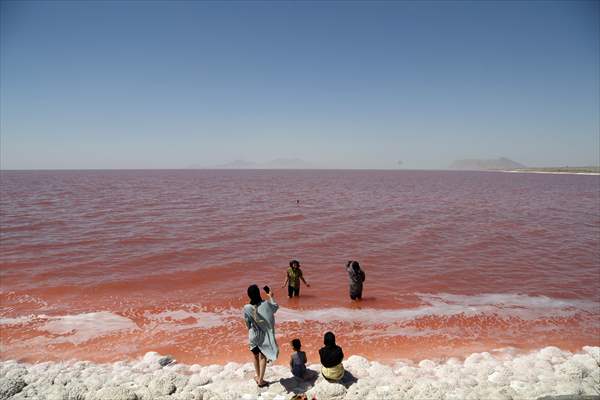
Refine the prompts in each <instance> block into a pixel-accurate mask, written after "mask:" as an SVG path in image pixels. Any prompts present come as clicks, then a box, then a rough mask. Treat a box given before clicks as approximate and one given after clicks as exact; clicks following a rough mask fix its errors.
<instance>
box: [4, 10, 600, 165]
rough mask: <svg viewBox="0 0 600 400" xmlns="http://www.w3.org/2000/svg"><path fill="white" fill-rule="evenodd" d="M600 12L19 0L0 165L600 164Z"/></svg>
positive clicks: (7, 33)
mask: <svg viewBox="0 0 600 400" xmlns="http://www.w3.org/2000/svg"><path fill="white" fill-rule="evenodd" d="M599 4H600V2H594V1H591V2H584V1H566V2H560V1H550V2H544V1H533V2H518V1H508V2H491V1H483V2H467V1H461V2H451V1H439V2H359V1H351V2H275V1H269V2H249V1H245V2H192V1H182V2H177V1H171V2H161V1H152V2H144V1H132V2H117V1H106V2H91V1H86V2H75V1H67V2H59V1H39V2H33V1H29V2H28V1H18V2H17V1H14V2H13V1H3V2H2V3H1V20H0V22H1V24H0V25H1V28H0V29H1V32H0V33H1V36H0V40H1V42H0V44H1V47H0V51H1V52H0V63H1V64H0V67H1V69H0V80H1V81H0V119H1V121H0V122H1V125H0V128H1V135H0V145H1V148H0V156H1V160H0V161H1V162H0V166H1V167H2V168H3V169H38V168H39V169H44V168H75V169H77V168H185V167H187V166H189V165H202V166H212V165H217V164H222V163H226V162H229V161H232V160H235V159H244V160H250V161H257V162H264V161H268V160H271V159H275V158H280V157H283V158H301V159H303V160H306V161H308V162H310V163H312V164H313V165H315V166H319V167H328V168H396V167H397V162H398V160H402V161H403V167H404V168H445V167H447V166H448V165H449V164H450V163H451V162H452V161H453V160H455V159H462V158H495V157H499V156H505V157H509V158H511V159H514V160H516V161H519V162H521V163H525V164H527V165H531V166H543V165H590V164H600V159H599V158H600V154H599V153H600V115H599V113H600V111H599V110H600V76H599V75H600V73H599V71H600V42H599V40H600V39H599V38H600V30H599V25H600V6H599Z"/></svg>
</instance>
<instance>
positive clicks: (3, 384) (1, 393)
mask: <svg viewBox="0 0 600 400" xmlns="http://www.w3.org/2000/svg"><path fill="white" fill-rule="evenodd" d="M25 386H27V384H26V383H25V380H24V379H23V378H22V377H21V376H17V377H14V378H10V377H8V376H6V375H5V376H4V377H2V378H0V399H2V400H4V399H8V398H10V397H11V396H13V395H15V394H17V393H19V392H20V391H21V390H23V388H24V387H25Z"/></svg>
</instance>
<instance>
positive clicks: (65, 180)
mask: <svg viewBox="0 0 600 400" xmlns="http://www.w3.org/2000/svg"><path fill="white" fill-rule="evenodd" d="M0 179H1V181H0V183H1V193H0V194H1V198H0V218H1V219H0V358H1V359H18V360H22V361H41V360H65V359H71V358H75V359H86V360H92V361H98V362H105V361H115V360H122V359H133V358H136V357H139V356H140V355H143V354H144V353H146V352H148V351H157V352H159V353H163V354H171V355H173V356H174V357H176V358H177V359H178V360H179V361H182V362H187V363H213V362H219V363H222V362H225V361H248V360H249V353H248V349H247V346H246V338H247V331H246V329H245V326H244V324H243V322H242V318H241V315H242V312H241V308H242V306H243V305H244V304H245V303H246V302H247V297H246V288H247V287H248V285H250V284H253V283H256V284H258V285H259V286H263V285H266V284H267V285H270V286H271V287H273V288H275V293H276V299H277V300H278V302H279V304H280V306H281V308H280V310H279V311H278V313H277V314H276V321H277V338H278V341H279V343H280V347H281V351H282V354H286V355H287V353H289V352H290V345H289V342H290V341H291V340H292V339H293V338H296V337H298V338H301V339H302V341H303V344H304V349H305V350H306V351H307V353H308V356H309V359H312V360H313V361H314V360H317V358H318V357H317V350H318V348H319V347H320V345H321V341H322V335H323V333H324V332H325V331H328V330H331V331H333V332H334V333H335V334H336V336H337V339H338V340H337V341H338V343H339V344H340V345H341V346H342V347H343V348H344V352H345V353H346V354H347V355H350V354H359V355H363V356H367V357H369V358H376V359H379V360H383V361H386V360H393V359H399V358H408V359H414V360H420V359H424V358H436V359H437V358H439V359H443V358H447V357H452V356H458V357H462V356H466V355H468V354H470V353H473V352H476V351H491V352H493V351H497V350H499V349H506V348H510V349H513V351H517V352H518V351H528V350H533V349H538V348H541V347H544V346H550V345H552V346H557V347H559V348H561V349H565V350H570V351H574V350H578V349H579V348H581V346H584V345H592V346H600V177H598V176H577V175H545V174H544V175H542V174H506V173H500V172H450V171H266V170H265V171H258V170H254V171H225V170H221V171H218V170H214V171H208V170H206V171H201V170H185V171H184V170H181V171H174V170H173V171H154V170H147V171H30V172H17V171H3V172H1V173H0ZM296 200H300V203H299V204H297V202H296ZM290 259H298V260H300V262H301V265H302V270H303V272H304V276H305V277H306V280H307V281H308V282H309V283H310V284H311V287H310V288H306V287H302V289H301V296H300V298H298V299H292V300H288V299H287V297H286V291H285V290H284V289H282V288H281V285H282V284H283V281H284V278H285V270H286V268H287V264H288V262H289V260H290ZM350 259H356V260H358V261H359V262H360V263H361V265H362V267H363V269H364V270H365V272H366V276H367V279H366V282H365V290H364V299H363V301H362V302H358V303H356V302H351V301H350V299H349V298H348V293H347V292H348V279H347V275H346V273H345V271H344V266H345V264H346V261H347V260H350ZM287 359H288V358H287V356H285V357H280V359H279V361H278V362H281V363H286V362H287Z"/></svg>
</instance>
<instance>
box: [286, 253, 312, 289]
mask: <svg viewBox="0 0 600 400" xmlns="http://www.w3.org/2000/svg"><path fill="white" fill-rule="evenodd" d="M300 280H302V282H304V284H305V285H306V287H310V285H309V284H308V283H307V282H306V281H305V280H304V276H303V275H302V270H301V269H300V263H299V262H298V260H292V261H290V267H289V268H288V269H287V272H286V274H285V282H283V286H282V287H285V286H286V285H287V287H288V297H289V298H292V297H293V296H300Z"/></svg>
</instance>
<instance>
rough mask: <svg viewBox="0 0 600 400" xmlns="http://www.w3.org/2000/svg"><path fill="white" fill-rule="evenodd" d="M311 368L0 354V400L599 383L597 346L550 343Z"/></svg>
mask: <svg viewBox="0 0 600 400" xmlns="http://www.w3.org/2000/svg"><path fill="white" fill-rule="evenodd" d="M282 357H284V358H287V357H288V354H281V355H280V358H282ZM307 367H308V369H309V370H311V371H312V372H311V375H310V377H309V379H307V380H305V381H301V380H298V379H296V378H293V377H292V375H291V373H290V371H289V368H288V367H286V366H281V365H275V366H272V365H269V366H268V367H267V372H266V375H265V379H266V380H267V381H269V382H270V385H269V386H268V387H265V388H260V389H259V388H258V387H257V386H256V384H255V383H254V381H253V376H254V368H253V366H252V364H251V363H244V364H240V363H233V362H230V363H227V364H225V365H216V364H213V365H205V366H201V365H198V364H193V365H186V364H178V363H177V362H176V361H175V360H173V359H172V358H170V357H168V356H162V355H160V354H158V353H155V352H149V353H146V355H145V356H144V357H142V358H140V359H138V360H135V361H131V362H126V361H119V362H115V363H109V364H95V363H92V362H87V361H75V360H72V361H66V362H42V363H36V364H28V363H20V362H17V361H14V360H7V361H0V399H9V398H11V399H15V400H18V399H64V400H69V399H82V400H121V399H123V400H150V399H152V400H167V399H170V400H193V399H198V400H218V399H244V400H288V399H290V398H291V397H292V396H293V395H294V393H306V394H307V395H308V398H309V399H312V398H313V396H316V398H317V399H318V400H326V399H332V400H361V399H365V400H377V399H394V400H402V399H411V400H412V399H448V400H450V399H468V398H486V399H496V398H497V399H514V400H520V399H523V400H525V399H542V398H544V399H560V397H558V396H575V397H568V398H569V399H588V398H593V399H595V398H596V397H584V396H594V395H596V396H597V395H598V391H599V390H600V347H592V346H584V347H583V348H582V349H581V350H580V351H578V352H575V353H572V352H568V351H563V350H560V349H558V348H556V347H545V348H543V349H540V350H537V351H533V352H530V353H527V354H518V355H515V354H513V353H511V352H510V351H507V352H504V353H500V354H498V355H496V354H494V355H492V354H490V353H488V352H483V353H473V354H471V355H469V356H468V357H466V358H465V359H464V360H459V359H457V358H449V359H448V360H445V361H440V362H435V361H431V360H422V361H420V362H418V363H415V362H411V361H406V360H403V361H397V362H395V363H394V364H392V365H386V364H382V363H379V362H377V361H370V360H367V359H366V358H364V357H360V356H356V355H351V356H349V357H348V358H346V359H345V360H344V367H345V369H346V371H347V373H346V375H345V377H344V379H343V380H342V383H341V384H339V383H329V382H327V381H325V380H324V379H323V378H322V377H321V376H320V374H319V365H318V364H314V363H313V364H309V365H307ZM548 396H550V397H548Z"/></svg>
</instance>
